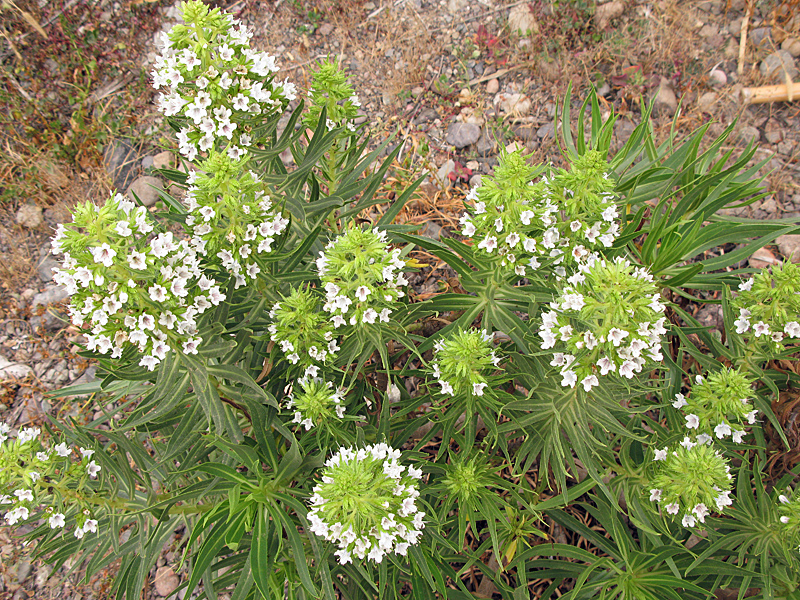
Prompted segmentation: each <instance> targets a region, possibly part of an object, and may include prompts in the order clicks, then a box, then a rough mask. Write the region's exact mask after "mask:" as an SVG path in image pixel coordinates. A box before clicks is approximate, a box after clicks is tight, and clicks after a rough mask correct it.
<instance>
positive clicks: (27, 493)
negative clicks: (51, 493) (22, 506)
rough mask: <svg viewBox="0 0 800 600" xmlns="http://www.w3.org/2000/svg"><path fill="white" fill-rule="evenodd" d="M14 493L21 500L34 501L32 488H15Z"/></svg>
mask: <svg viewBox="0 0 800 600" xmlns="http://www.w3.org/2000/svg"><path fill="white" fill-rule="evenodd" d="M14 495H15V496H16V497H17V499H18V500H19V501H20V502H24V501H27V502H33V492H32V491H31V490H15V491H14Z"/></svg>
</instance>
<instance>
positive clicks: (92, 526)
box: [83, 519, 97, 533]
mask: <svg viewBox="0 0 800 600" xmlns="http://www.w3.org/2000/svg"><path fill="white" fill-rule="evenodd" d="M83 530H84V531H85V532H87V533H97V521H96V520H95V519H86V522H85V523H84V524H83Z"/></svg>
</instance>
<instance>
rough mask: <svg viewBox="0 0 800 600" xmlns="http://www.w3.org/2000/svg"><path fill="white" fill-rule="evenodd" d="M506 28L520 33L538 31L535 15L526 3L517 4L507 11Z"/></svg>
mask: <svg viewBox="0 0 800 600" xmlns="http://www.w3.org/2000/svg"><path fill="white" fill-rule="evenodd" d="M508 28H509V29H510V30H511V31H513V32H514V33H520V34H522V35H524V34H526V33H529V32H530V33H536V32H537V31H539V25H538V24H537V23H536V17H535V16H534V15H533V12H532V10H531V8H530V6H529V5H528V4H527V3H525V4H520V5H517V6H515V7H514V8H512V9H511V12H509V13H508Z"/></svg>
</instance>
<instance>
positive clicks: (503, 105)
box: [493, 93, 531, 116]
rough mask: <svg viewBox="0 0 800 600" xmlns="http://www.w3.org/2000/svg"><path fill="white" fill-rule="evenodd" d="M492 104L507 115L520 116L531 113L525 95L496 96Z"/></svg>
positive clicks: (528, 100)
mask: <svg viewBox="0 0 800 600" xmlns="http://www.w3.org/2000/svg"><path fill="white" fill-rule="evenodd" d="M493 104H494V105H495V106H496V107H497V108H498V109H499V110H501V111H503V112H504V113H506V114H509V115H515V116H522V115H527V114H528V113H529V112H530V111H531V100H530V98H528V97H527V96H526V95H525V94H505V93H501V94H497V95H496V96H495V97H494V100H493Z"/></svg>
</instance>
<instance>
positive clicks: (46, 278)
mask: <svg viewBox="0 0 800 600" xmlns="http://www.w3.org/2000/svg"><path fill="white" fill-rule="evenodd" d="M60 266H61V262H60V261H59V260H58V259H57V258H56V257H55V256H53V255H52V254H49V253H48V254H45V255H44V257H43V258H41V259H40V260H39V264H37V265H36V273H37V274H38V275H39V279H41V280H42V281H43V282H44V283H49V282H51V281H53V269H54V268H57V267H60Z"/></svg>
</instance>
